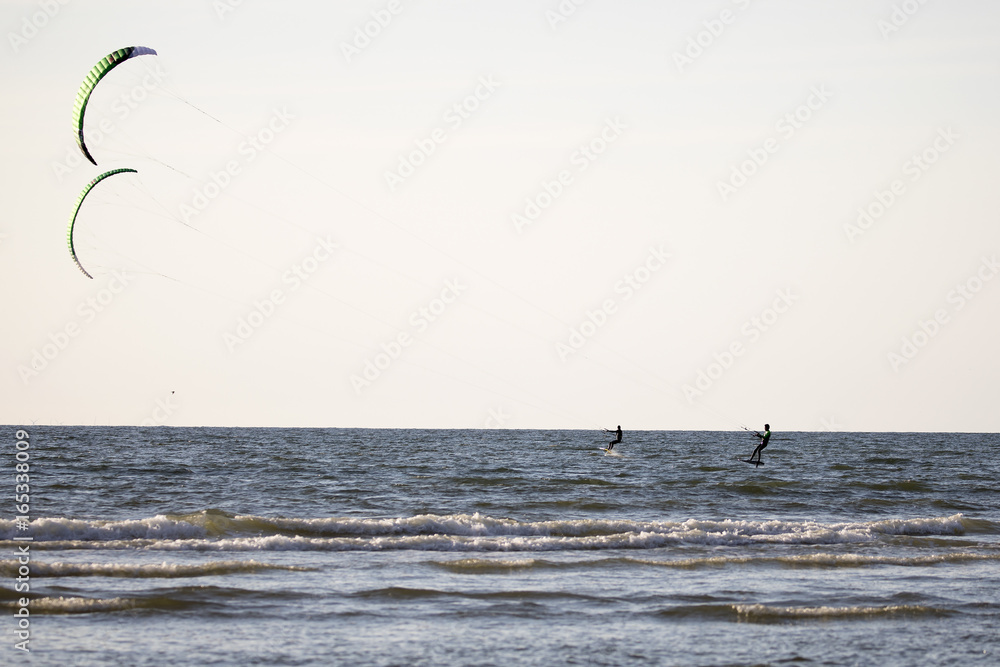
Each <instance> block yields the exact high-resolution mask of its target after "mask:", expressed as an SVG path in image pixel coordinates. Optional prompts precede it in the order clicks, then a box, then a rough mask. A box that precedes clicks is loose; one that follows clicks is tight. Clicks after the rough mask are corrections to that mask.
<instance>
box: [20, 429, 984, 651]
mask: <svg viewBox="0 0 1000 667" xmlns="http://www.w3.org/2000/svg"><path fill="white" fill-rule="evenodd" d="M21 428H23V429H24V431H26V435H27V436H28V438H27V439H22V440H21V442H27V443H29V444H28V445H22V446H21V447H22V449H21V450H20V451H23V452H26V453H25V454H22V455H21V459H26V461H24V462H25V463H26V464H27V465H28V466H30V472H28V473H27V474H28V475H29V479H28V480H25V479H24V478H21V479H20V482H22V483H27V484H28V485H29V487H30V489H25V488H21V489H17V491H18V492H21V491H25V490H30V500H29V502H30V512H29V514H28V522H27V523H26V524H25V523H22V524H20V525H19V524H18V522H17V518H16V516H15V515H16V513H17V512H18V510H16V509H15V507H14V503H13V496H14V495H15V484H16V483H18V480H16V479H15V475H16V474H17V471H16V470H15V465H16V464H17V463H18V460H17V456H18V451H19V450H18V449H17V448H16V444H15V443H16V442H18V436H17V430H18V429H17V428H15V427H5V428H4V429H2V431H3V433H4V435H3V436H2V437H3V438H4V441H3V443H2V448H0V452H2V455H0V456H2V461H0V471H2V473H0V489H2V492H0V495H2V496H3V497H4V498H5V499H6V501H5V505H4V511H3V512H2V513H0V595H2V603H3V604H4V606H5V607H6V609H5V612H4V616H5V617H6V618H5V620H4V621H3V622H2V623H0V628H3V632H2V633H0V637H2V638H3V639H2V642H3V643H2V645H0V664H10V665H14V664H31V665H129V666H142V665H151V666H152V665H156V666H162V665H232V666H240V667H245V666H247V665H314V664H315V665H352V666H353V665H400V666H404V665H405V666H411V665H498V666H504V667H509V666H511V665H539V666H543V665H544V666H551V665H786V664H801V665H810V664H812V665H880V666H895V665H899V666H904V665H906V666H912V665H934V666H940V665H963V666H965V665H1000V491H998V486H1000V482H998V480H1000V436H998V435H996V434H987V435H984V434H932V433H802V432H799V433H781V432H775V434H774V436H773V437H772V440H771V443H770V445H769V446H768V448H767V449H766V450H765V451H764V455H763V462H764V465H763V466H760V467H757V466H752V465H747V464H745V463H742V462H740V461H739V460H737V458H738V457H739V456H743V457H746V456H747V455H748V454H749V453H750V452H751V451H752V449H753V447H754V445H755V444H756V440H755V439H754V438H753V437H752V436H750V435H749V434H747V433H745V432H742V431H735V432H704V431H699V432H685V431H645V432H634V431H628V430H626V431H625V438H624V441H623V442H622V443H621V444H619V445H617V446H616V447H615V450H614V452H613V454H612V455H608V454H606V453H605V452H604V451H602V450H601V449H600V447H602V446H607V441H608V439H609V438H608V436H607V434H605V433H602V432H600V431H532V430H365V429H258V428H255V429H240V428H165V427H164V428H132V427H81V426H60V427H51V426H47V427H42V426H28V427H21ZM23 435H25V434H22V437H23ZM22 470H24V468H22ZM22 509H23V508H22ZM15 538H19V539H15ZM28 538H30V539H28ZM19 558H20V559H21V561H22V562H21V563H19V562H18V561H19ZM25 559H26V560H28V561H29V564H28V565H27V567H28V569H29V574H28V576H23V573H24V571H23V570H21V569H20V568H21V567H22V564H23V562H24V560H25ZM19 573H20V574H19ZM19 579H20V580H21V581H19ZM25 584H27V586H28V588H29V590H28V591H27V592H25V591H24V585H25ZM19 586H20V587H21V588H20V590H16V588H17V587H19ZM26 596H27V597H29V598H30V602H29V603H28V606H27V609H28V610H29V612H30V616H29V617H28V618H27V619H25V617H24V615H23V613H22V616H21V617H20V618H19V617H18V616H16V615H15V614H16V613H17V612H18V611H19V610H21V609H23V608H24V607H22V606H21V604H22V601H21V598H24V597H26ZM19 622H20V623H21V630H20V631H21V632H27V633H29V638H28V643H27V644H22V646H23V647H24V648H29V649H30V653H25V652H24V651H23V650H21V649H20V648H18V647H17V646H16V644H18V643H19V642H21V641H23V635H21V636H18V634H17V632H18V630H19ZM25 622H26V624H27V629H26V630H25V629H24V627H25Z"/></svg>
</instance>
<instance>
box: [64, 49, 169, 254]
mask: <svg viewBox="0 0 1000 667" xmlns="http://www.w3.org/2000/svg"><path fill="white" fill-rule="evenodd" d="M145 55H152V56H155V55H156V51H154V50H153V49H150V48H147V47H145V46H127V47H125V48H124V49H118V50H117V51H115V52H113V53H109V54H108V55H107V56H105V57H104V58H102V59H101V60H100V62H98V63H97V64H96V65H94V67H93V69H91V70H90V73H89V74H87V78H86V79H84V80H83V85H82V86H80V91H79V92H78V93H77V94H76V104H74V105H73V130H74V131H75V132H76V143H77V145H78V146H79V147H80V150H81V151H83V154H84V155H85V156H86V157H87V159H88V160H90V161H91V162H93V163H94V165H96V164H97V160H95V159H94V157H93V156H92V155H91V154H90V151H89V150H87V144H86V140H85V139H84V137H83V115H84V113H86V111H87V102H89V101H90V94H91V93H92V92H94V88H95V87H96V86H97V84H98V83H99V82H100V81H101V79H103V78H104V75H105V74H107V73H108V72H110V71H111V70H113V69H114V68H115V67H117V66H118V65H120V64H121V63H123V62H125V61H126V60H128V59H129V58H135V57H137V56H145ZM84 273H86V272H84Z"/></svg>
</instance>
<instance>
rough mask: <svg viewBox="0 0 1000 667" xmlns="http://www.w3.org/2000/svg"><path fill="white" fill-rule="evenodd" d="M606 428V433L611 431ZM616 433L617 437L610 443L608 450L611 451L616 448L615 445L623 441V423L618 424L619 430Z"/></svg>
mask: <svg viewBox="0 0 1000 667" xmlns="http://www.w3.org/2000/svg"><path fill="white" fill-rule="evenodd" d="M604 430H605V432H606V433H611V431H608V429H604ZM614 433H615V439H614V440H612V441H611V442H609V443H608V451H609V452H610V451H611V450H612V449H614V448H615V445H617V444H618V443H619V442H621V441H622V425H621V424H619V425H618V430H617V431H615V432H614Z"/></svg>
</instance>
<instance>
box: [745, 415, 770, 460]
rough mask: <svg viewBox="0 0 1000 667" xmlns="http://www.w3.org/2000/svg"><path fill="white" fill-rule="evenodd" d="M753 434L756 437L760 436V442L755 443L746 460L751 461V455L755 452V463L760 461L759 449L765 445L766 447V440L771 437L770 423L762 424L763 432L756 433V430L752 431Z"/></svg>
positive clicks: (761, 449)
mask: <svg viewBox="0 0 1000 667" xmlns="http://www.w3.org/2000/svg"><path fill="white" fill-rule="evenodd" d="M754 435H755V436H757V437H758V438H760V444H759V445H757V448H756V449H755V450H753V454H751V455H750V458H749V459H748V461H751V462H752V461H753V456H754V454H756V455H757V463H760V462H761V461H760V453H761V451H763V449H764V448H765V447H767V441H768V440H770V439H771V425H770V424H764V433H757V432H756V431H754Z"/></svg>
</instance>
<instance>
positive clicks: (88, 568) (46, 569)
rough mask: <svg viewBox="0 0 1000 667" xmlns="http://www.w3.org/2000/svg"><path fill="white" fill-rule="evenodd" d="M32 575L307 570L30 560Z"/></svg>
mask: <svg viewBox="0 0 1000 667" xmlns="http://www.w3.org/2000/svg"><path fill="white" fill-rule="evenodd" d="M18 567H19V563H18V561H16V560H4V561H0V576H15V575H16V573H17V571H18ZM30 568H31V574H32V575H33V576H38V577H131V578H182V577H207V576H219V575H226V574H247V573H253V572H262V571H265V570H285V571H300V572H301V571H306V570H308V568H305V567H300V566H295V565H272V564H270V563H261V562H259V561H255V560H226V561H212V562H209V563H197V564H182V563H167V562H163V563H144V564H138V563H63V562H56V563H45V562H41V561H38V560H33V561H32V562H31V565H30Z"/></svg>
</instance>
